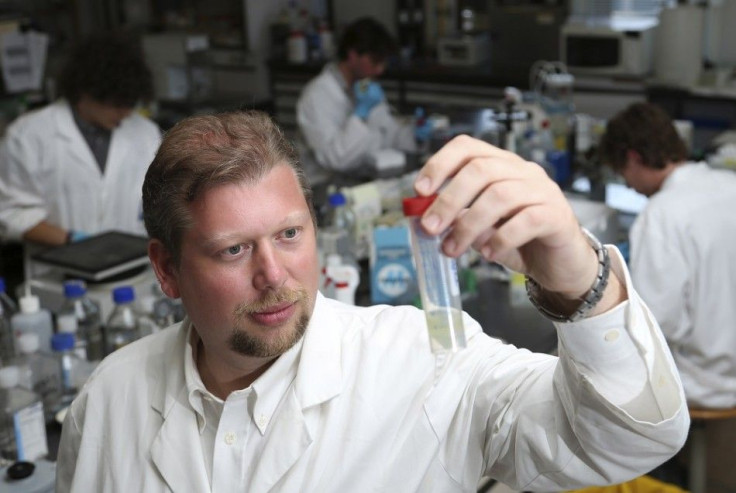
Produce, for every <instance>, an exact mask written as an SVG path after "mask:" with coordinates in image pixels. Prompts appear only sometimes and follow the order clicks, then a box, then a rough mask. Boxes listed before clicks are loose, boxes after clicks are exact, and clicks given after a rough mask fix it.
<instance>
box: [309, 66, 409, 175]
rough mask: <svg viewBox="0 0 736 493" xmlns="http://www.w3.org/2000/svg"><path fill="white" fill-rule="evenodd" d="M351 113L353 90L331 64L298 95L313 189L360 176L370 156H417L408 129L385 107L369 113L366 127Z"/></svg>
mask: <svg viewBox="0 0 736 493" xmlns="http://www.w3.org/2000/svg"><path fill="white" fill-rule="evenodd" d="M354 111H355V103H354V101H353V96H352V88H348V87H347V85H346V83H345V79H344V78H343V76H342V74H341V73H340V70H339V69H338V68H337V64H335V63H329V64H327V65H326V66H325V67H324V68H323V69H322V72H321V73H320V74H319V75H318V76H317V77H315V78H314V79H312V80H311V81H310V82H309V83H308V84H307V85H306V86H305V87H304V89H303V90H302V93H301V95H300V96H299V100H298V102H297V105H296V117H297V123H298V125H299V131H300V137H301V141H302V142H301V144H302V149H301V151H302V152H301V158H302V163H303V165H304V167H305V169H306V171H307V176H308V177H309V178H310V181H311V182H312V183H313V184H314V183H321V182H323V181H324V180H326V179H327V177H329V176H330V175H331V173H333V172H337V173H351V172H353V173H354V172H356V171H361V167H365V166H366V164H367V161H368V159H369V155H370V153H371V152H374V151H377V150H380V149H388V148H394V149H399V150H402V151H408V152H411V151H415V150H416V143H415V141H414V130H413V127H412V125H410V124H408V123H401V122H400V121H399V120H397V119H396V118H395V117H394V116H393V115H391V111H390V108H389V106H388V104H387V103H386V102H385V101H384V102H382V103H379V104H378V105H377V106H376V107H374V108H373V110H372V111H371V113H370V114H369V116H368V119H367V121H363V120H362V119H361V118H360V117H358V116H356V115H355V113H354Z"/></svg>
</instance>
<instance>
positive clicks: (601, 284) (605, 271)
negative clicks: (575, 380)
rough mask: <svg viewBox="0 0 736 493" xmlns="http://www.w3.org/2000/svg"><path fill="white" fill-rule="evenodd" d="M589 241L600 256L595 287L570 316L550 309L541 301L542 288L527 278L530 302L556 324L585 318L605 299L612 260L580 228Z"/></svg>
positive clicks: (589, 234) (592, 287)
mask: <svg viewBox="0 0 736 493" xmlns="http://www.w3.org/2000/svg"><path fill="white" fill-rule="evenodd" d="M580 229H581V230H582V231H583V234H584V235H585V238H586V239H587V240H588V243H589V244H590V246H591V247H592V248H593V250H594V251H595V253H596V255H597V256H598V272H597V274H596V276H595V280H594V281H593V285H592V286H591V287H590V290H589V291H588V292H587V293H586V295H585V296H584V297H583V298H582V302H581V303H580V305H579V306H578V307H577V308H576V309H575V311H574V312H572V314H570V315H562V314H560V313H556V312H554V311H552V310H550V309H549V308H548V307H546V306H544V304H543V303H542V302H541V301H540V298H541V296H540V295H541V294H542V292H543V291H544V289H543V288H542V286H540V285H539V283H538V282H537V281H535V280H534V279H532V278H531V277H529V276H527V277H526V294H527V296H528V297H529V301H531V302H532V305H534V307H535V308H536V309H537V310H539V312H540V313H541V314H542V315H544V316H545V317H547V318H548V319H550V320H552V321H554V322H577V321H578V320H582V319H583V318H585V317H586V316H587V315H588V314H589V313H590V312H591V310H593V308H594V307H595V306H596V305H597V304H598V302H599V301H600V300H601V298H603V292H604V291H605V290H606V286H607V285H608V276H609V275H610V274H611V259H610V257H609V255H608V249H606V247H604V246H603V245H601V242H600V241H598V238H596V237H595V236H593V234H592V233H591V232H590V231H588V230H587V229H585V228H582V227H581V228H580Z"/></svg>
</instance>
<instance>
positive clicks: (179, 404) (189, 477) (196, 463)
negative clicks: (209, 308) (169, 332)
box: [151, 322, 210, 491]
mask: <svg viewBox="0 0 736 493" xmlns="http://www.w3.org/2000/svg"><path fill="white" fill-rule="evenodd" d="M175 330H177V334H176V342H175V344H173V347H172V350H170V351H168V356H167V357H166V358H164V360H163V361H162V368H161V370H162V371H161V373H162V375H161V379H160V380H159V385H160V391H159V392H157V393H156V394H155V395H157V396H160V399H161V400H155V399H154V400H152V402H151V406H152V407H153V408H154V409H155V410H156V411H158V412H159V413H160V414H161V416H162V418H163V424H162V425H161V429H160V430H159V433H158V435H157V436H156V438H155V439H154V441H153V444H152V445H151V460H152V461H153V463H154V464H155V466H156V467H157V468H158V470H159V472H160V473H161V476H162V477H163V478H164V480H165V481H166V482H167V483H168V485H169V487H170V488H171V490H172V491H208V490H209V489H210V485H209V481H208V478H207V470H206V469H205V462H204V459H203V457H202V444H201V442H200V437H199V433H196V432H192V431H190V428H193V430H196V429H197V421H196V415H195V413H194V412H193V410H192V409H191V407H190V406H189V402H188V398H187V387H186V384H185V382H184V371H183V368H184V360H183V356H184V351H183V348H184V347H185V346H186V337H187V334H188V330H187V326H186V323H184V322H183V323H181V324H179V327H178V328H177V329H175ZM188 422H189V423H191V426H189V425H188V424H187V423H188ZM183 424H184V426H182V425H183ZM182 451H185V452H183V453H182Z"/></svg>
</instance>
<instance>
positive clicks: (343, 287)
mask: <svg viewBox="0 0 736 493" xmlns="http://www.w3.org/2000/svg"><path fill="white" fill-rule="evenodd" d="M325 263H326V265H325V275H326V276H327V279H329V283H330V285H331V288H332V289H331V290H329V291H328V293H323V294H324V295H325V296H327V297H331V298H335V299H336V300H339V301H342V302H343V303H347V304H349V305H354V304H355V290H356V289H357V288H358V284H360V271H358V269H357V268H356V267H355V266H353V265H350V264H345V263H343V261H342V259H341V258H340V256H339V255H337V254H334V253H332V254H330V255H328V256H327V260H326V262H325Z"/></svg>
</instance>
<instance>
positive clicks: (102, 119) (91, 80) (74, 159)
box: [0, 33, 161, 245]
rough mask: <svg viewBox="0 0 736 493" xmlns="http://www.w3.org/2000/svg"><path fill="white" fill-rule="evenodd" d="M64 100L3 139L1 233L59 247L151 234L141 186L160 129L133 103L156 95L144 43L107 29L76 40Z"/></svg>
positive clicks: (63, 80) (64, 77)
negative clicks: (104, 236) (108, 235)
mask: <svg viewBox="0 0 736 493" xmlns="http://www.w3.org/2000/svg"><path fill="white" fill-rule="evenodd" d="M58 82H59V87H60V92H61V98H60V99H59V100H57V101H55V102H53V103H51V104H49V105H48V106H46V107H44V108H41V109H38V110H34V111H31V112H29V113H27V114H24V115H22V116H21V117H19V118H18V119H17V120H16V121H15V122H13V123H12V124H11V125H10V126H9V127H8V130H7V133H6V135H5V137H4V139H3V142H2V146H0V182H1V183H2V186H0V237H2V238H3V239H4V240H10V241H24V242H30V243H38V244H44V245H62V244H65V243H69V242H72V241H76V240H78V239H81V238H83V237H86V236H88V235H92V234H96V233H99V232H102V231H105V230H110V229H117V230H122V231H126V232H130V233H139V234H145V228H144V226H143V220H142V216H141V185H142V184H143V178H144V175H145V173H146V169H148V165H149V164H150V162H151V161H152V159H153V157H154V155H155V153H156V150H157V149H158V146H159V143H160V140H161V132H160V130H159V128H158V126H157V125H156V124H155V123H154V122H152V121H151V120H149V119H147V118H145V117H143V116H142V115H140V114H139V112H137V111H134V108H135V107H136V105H137V104H138V103H139V102H142V101H146V100H148V99H149V98H150V97H151V96H152V93H153V83H152V77H151V73H150V71H149V69H148V68H147V67H146V65H145V62H144V60H143V56H142V52H141V50H140V49H139V48H138V47H137V46H136V45H135V44H133V43H132V42H130V40H128V39H127V38H125V37H123V36H121V35H119V34H115V33H105V34H97V35H93V36H91V37H89V38H87V39H85V40H83V41H82V42H80V43H79V44H78V45H77V46H75V47H74V48H73V49H72V50H71V53H70V55H69V58H68V60H67V61H66V63H65V65H64V66H63V68H62V70H61V73H60V77H59V81H58Z"/></svg>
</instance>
